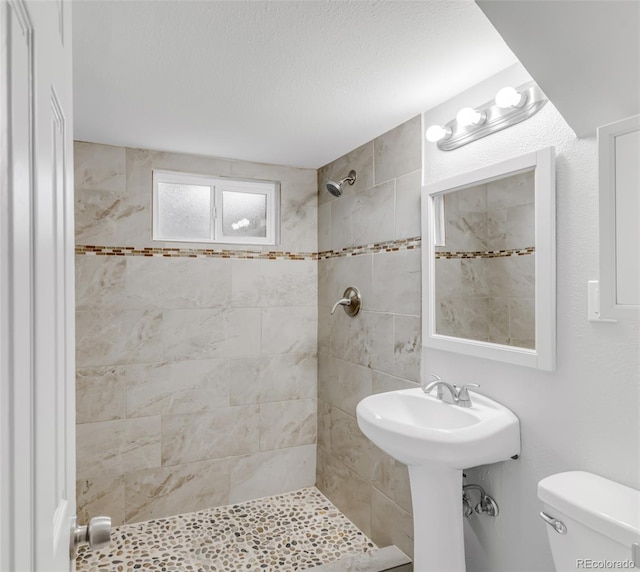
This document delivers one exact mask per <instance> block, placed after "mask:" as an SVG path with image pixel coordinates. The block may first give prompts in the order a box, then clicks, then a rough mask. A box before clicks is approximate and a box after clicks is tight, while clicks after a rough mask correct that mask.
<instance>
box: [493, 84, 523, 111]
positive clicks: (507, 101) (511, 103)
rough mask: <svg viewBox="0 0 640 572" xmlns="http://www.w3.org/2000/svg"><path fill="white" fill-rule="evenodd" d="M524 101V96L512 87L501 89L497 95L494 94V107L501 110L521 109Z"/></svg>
mask: <svg viewBox="0 0 640 572" xmlns="http://www.w3.org/2000/svg"><path fill="white" fill-rule="evenodd" d="M526 100H527V96H526V94H524V93H520V92H519V91H517V90H516V89H515V88H513V87H503V88H502V89H501V90H500V91H499V92H498V93H496V105H497V106H498V107H500V108H501V109H509V108H510V107H522V106H523V105H524V102H525V101H526Z"/></svg>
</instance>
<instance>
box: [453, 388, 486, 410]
mask: <svg viewBox="0 0 640 572" xmlns="http://www.w3.org/2000/svg"><path fill="white" fill-rule="evenodd" d="M454 387H455V386H454ZM470 387H480V386H479V385H478V384H477V383H466V384H464V385H463V386H462V387H461V388H460V389H458V405H460V406H461V407H471V398H470V397H469V388H470Z"/></svg>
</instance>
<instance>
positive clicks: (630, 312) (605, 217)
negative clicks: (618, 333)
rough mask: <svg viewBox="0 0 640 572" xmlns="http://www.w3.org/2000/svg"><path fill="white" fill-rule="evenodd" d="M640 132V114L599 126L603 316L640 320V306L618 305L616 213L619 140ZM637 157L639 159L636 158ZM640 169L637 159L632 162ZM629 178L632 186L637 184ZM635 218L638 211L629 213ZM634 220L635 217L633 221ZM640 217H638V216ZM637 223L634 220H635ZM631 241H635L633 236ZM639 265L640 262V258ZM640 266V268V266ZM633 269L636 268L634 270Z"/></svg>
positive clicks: (601, 305)
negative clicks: (617, 149)
mask: <svg viewBox="0 0 640 572" xmlns="http://www.w3.org/2000/svg"><path fill="white" fill-rule="evenodd" d="M636 131H640V115H635V116H633V117H629V118H627V119H623V120H622V121H616V122H615V123H611V124H609V125H605V126H604V127H600V128H598V158H599V168H598V179H599V185H598V186H599V189H598V191H599V195H600V318H604V319H614V320H621V319H625V318H627V319H638V318H639V317H640V305H637V304H636V305H633V304H618V294H617V293H618V278H619V276H620V274H619V272H618V266H617V260H618V249H617V247H616V244H617V238H616V237H617V234H618V232H617V231H618V219H617V216H616V175H617V171H618V169H617V167H618V166H619V165H618V164H617V160H616V159H617V156H616V139H617V138H618V137H620V136H622V135H627V134H629V133H633V132H636ZM636 160H637V159H636ZM630 167H631V168H637V162H636V163H634V164H633V165H630ZM634 185H635V183H634V182H633V181H632V180H628V186H627V188H628V187H629V186H634ZM628 215H629V216H631V217H634V216H635V213H632V212H629V213H628ZM633 220H634V219H633V218H632V219H631V221H633ZM635 220H637V219H635ZM631 224H633V222H631ZM630 240H632V241H634V240H635V239H634V238H633V237H632V238H631V239H630ZM636 264H640V261H638V262H637V263H636ZM636 268H637V267H636ZM631 271H633V270H631Z"/></svg>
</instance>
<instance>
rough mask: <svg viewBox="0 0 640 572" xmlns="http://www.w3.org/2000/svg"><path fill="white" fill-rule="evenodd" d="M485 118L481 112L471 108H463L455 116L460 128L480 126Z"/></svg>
mask: <svg viewBox="0 0 640 572" xmlns="http://www.w3.org/2000/svg"><path fill="white" fill-rule="evenodd" d="M485 118H486V116H485V114H484V113H482V112H481V111H478V110H477V109H473V107H463V108H462V109H461V110H460V111H458V115H456V121H457V122H458V125H460V126H461V127H468V126H469V125H480V124H481V123H482V122H483V121H484V120H485Z"/></svg>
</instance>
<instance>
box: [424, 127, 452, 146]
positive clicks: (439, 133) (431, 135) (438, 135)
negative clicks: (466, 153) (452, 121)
mask: <svg viewBox="0 0 640 572" xmlns="http://www.w3.org/2000/svg"><path fill="white" fill-rule="evenodd" d="M451 133H452V131H451V128H450V127H443V126H442V125H432V126H431V127H429V129H427V132H426V134H425V135H426V137H427V141H429V142H431V143H437V142H438V141H442V140H443V139H448V138H449V137H451Z"/></svg>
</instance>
